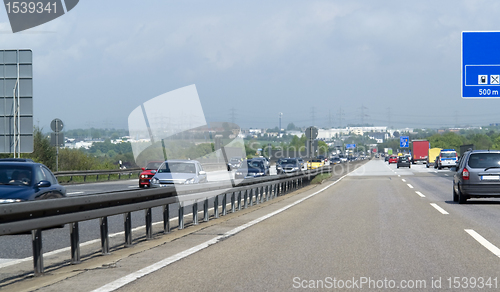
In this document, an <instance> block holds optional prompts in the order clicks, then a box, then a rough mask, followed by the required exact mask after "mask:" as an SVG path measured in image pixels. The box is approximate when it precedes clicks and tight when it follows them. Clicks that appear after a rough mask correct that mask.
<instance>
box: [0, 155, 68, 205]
mask: <svg viewBox="0 0 500 292" xmlns="http://www.w3.org/2000/svg"><path fill="white" fill-rule="evenodd" d="M65 196H66V188H65V187H63V186H61V185H60V184H59V182H58V181H57V179H56V177H55V176H54V174H53V173H52V172H51V171H50V170H49V169H48V168H47V167H46V166H45V165H43V164H40V163H36V162H33V161H32V160H31V159H0V204H2V203H3V204H5V203H15V202H23V201H32V200H41V199H55V198H62V197H65Z"/></svg>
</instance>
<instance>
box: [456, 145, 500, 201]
mask: <svg viewBox="0 0 500 292" xmlns="http://www.w3.org/2000/svg"><path fill="white" fill-rule="evenodd" d="M453 170H455V171H456V173H455V174H454V176H453V201H454V202H458V203H459V204H464V203H465V202H466V201H467V200H468V199H470V198H486V197H497V198H498V197H500V151H499V150H472V151H467V152H465V153H464V154H463V155H462V159H461V160H460V164H459V165H458V166H457V167H456V168H453Z"/></svg>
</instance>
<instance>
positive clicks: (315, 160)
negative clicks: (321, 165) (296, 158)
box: [311, 159, 322, 162]
mask: <svg viewBox="0 0 500 292" xmlns="http://www.w3.org/2000/svg"><path fill="white" fill-rule="evenodd" d="M311 162H322V161H321V159H312V160H311Z"/></svg>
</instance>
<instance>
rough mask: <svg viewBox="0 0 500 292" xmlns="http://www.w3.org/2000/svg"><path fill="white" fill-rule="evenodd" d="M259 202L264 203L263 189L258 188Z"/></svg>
mask: <svg viewBox="0 0 500 292" xmlns="http://www.w3.org/2000/svg"><path fill="white" fill-rule="evenodd" d="M260 202H261V203H264V187H260Z"/></svg>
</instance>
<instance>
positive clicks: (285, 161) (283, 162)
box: [281, 159, 297, 164]
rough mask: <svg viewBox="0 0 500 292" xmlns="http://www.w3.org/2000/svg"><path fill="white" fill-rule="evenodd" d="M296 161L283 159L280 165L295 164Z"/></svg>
mask: <svg viewBox="0 0 500 292" xmlns="http://www.w3.org/2000/svg"><path fill="white" fill-rule="evenodd" d="M296 163H297V160H295V159H283V160H281V164H296Z"/></svg>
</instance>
